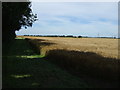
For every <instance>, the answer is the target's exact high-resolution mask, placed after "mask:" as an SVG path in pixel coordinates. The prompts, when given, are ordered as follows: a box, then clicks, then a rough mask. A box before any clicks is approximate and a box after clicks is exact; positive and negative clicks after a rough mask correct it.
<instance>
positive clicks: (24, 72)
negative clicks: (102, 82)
mask: <svg viewBox="0 0 120 90" xmlns="http://www.w3.org/2000/svg"><path fill="white" fill-rule="evenodd" d="M3 51H4V53H3V57H2V60H3V62H2V64H3V65H2V66H3V72H2V73H3V80H2V81H3V82H2V83H3V86H2V87H3V89H4V88H87V87H91V86H88V85H87V84H86V83H85V82H84V81H83V80H82V79H80V78H78V77H76V76H73V75H71V74H69V73H68V72H66V71H64V70H62V69H61V68H59V67H58V66H56V65H54V64H52V63H50V62H48V61H47V60H46V59H45V58H44V56H40V55H38V54H36V53H35V52H34V51H33V50H32V48H31V46H30V45H29V43H28V42H26V40H25V39H22V38H19V39H16V40H15V41H13V42H11V43H9V45H8V44H7V45H4V47H3Z"/></svg>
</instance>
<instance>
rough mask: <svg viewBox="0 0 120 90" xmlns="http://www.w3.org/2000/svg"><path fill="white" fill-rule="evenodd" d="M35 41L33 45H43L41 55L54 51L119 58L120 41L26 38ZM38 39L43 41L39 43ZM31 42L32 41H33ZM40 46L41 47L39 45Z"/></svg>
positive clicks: (107, 39) (106, 39)
mask: <svg viewBox="0 0 120 90" xmlns="http://www.w3.org/2000/svg"><path fill="white" fill-rule="evenodd" d="M25 38H30V39H32V40H33V39H34V40H33V43H35V44H40V43H53V44H50V45H47V44H46V45H45V44H43V45H42V44H41V46H40V47H41V53H42V54H45V53H46V51H49V50H54V49H64V50H74V51H83V52H94V53H96V54H99V55H102V56H103V57H109V58H116V59H117V58H118V39H109V38H64V37H27V36H26V37H25ZM38 39H40V40H42V41H40V42H39V41H38ZM32 40H31V41H32ZM38 46H39V45H38Z"/></svg>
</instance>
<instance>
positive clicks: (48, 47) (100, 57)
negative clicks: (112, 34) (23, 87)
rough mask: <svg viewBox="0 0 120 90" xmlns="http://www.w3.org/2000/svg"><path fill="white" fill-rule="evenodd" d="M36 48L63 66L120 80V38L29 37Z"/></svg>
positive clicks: (77, 71)
mask: <svg viewBox="0 0 120 90" xmlns="http://www.w3.org/2000/svg"><path fill="white" fill-rule="evenodd" d="M24 38H27V39H28V41H29V42H30V44H31V45H32V46H33V48H34V49H35V51H37V52H39V53H40V54H41V55H42V56H45V57H46V58H48V59H49V60H50V61H51V62H53V63H55V64H58V65H59V66H61V67H62V68H65V69H67V70H71V72H74V73H76V74H78V75H80V73H81V72H82V73H84V74H86V75H91V76H94V77H96V76H97V78H103V79H107V80H118V75H119V70H118V69H119V64H120V60H119V59H118V39H110V38H70V37H69V38H68V37H29V36H24Z"/></svg>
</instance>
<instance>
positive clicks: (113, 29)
mask: <svg viewBox="0 0 120 90" xmlns="http://www.w3.org/2000/svg"><path fill="white" fill-rule="evenodd" d="M31 8H32V10H33V13H35V14H37V16H38V20H37V21H36V22H35V23H34V24H33V26H32V27H29V28H27V29H24V28H22V29H21V30H19V31H17V32H16V34H17V35H74V36H79V35H81V36H89V37H98V36H99V37H106V36H110V37H111V36H112V37H113V36H115V37H118V3H117V2H32V7H31Z"/></svg>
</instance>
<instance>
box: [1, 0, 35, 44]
mask: <svg viewBox="0 0 120 90" xmlns="http://www.w3.org/2000/svg"><path fill="white" fill-rule="evenodd" d="M36 20H37V15H36V14H33V12H32V10H31V2H3V3H2V41H3V43H4V42H8V41H10V40H12V39H14V38H15V37H16V34H15V31H16V30H20V29H21V27H25V28H27V27H32V24H33V22H34V21H36Z"/></svg>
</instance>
